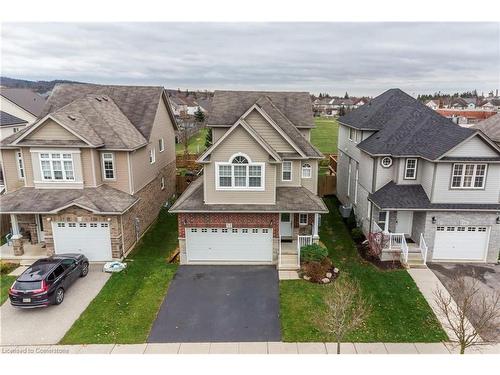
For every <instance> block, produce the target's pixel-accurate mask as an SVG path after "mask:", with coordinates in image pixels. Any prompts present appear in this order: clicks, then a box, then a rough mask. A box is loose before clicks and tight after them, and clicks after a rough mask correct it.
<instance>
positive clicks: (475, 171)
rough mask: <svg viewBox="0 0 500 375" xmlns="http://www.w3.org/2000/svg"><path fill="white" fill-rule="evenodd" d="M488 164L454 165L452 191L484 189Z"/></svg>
mask: <svg viewBox="0 0 500 375" xmlns="http://www.w3.org/2000/svg"><path fill="white" fill-rule="evenodd" d="M486 168H487V165H486V164H464V163H457V164H453V171H452V176H451V188H452V189H483V188H484V186H485V182H486Z"/></svg>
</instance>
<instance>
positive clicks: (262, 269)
mask: <svg viewBox="0 0 500 375" xmlns="http://www.w3.org/2000/svg"><path fill="white" fill-rule="evenodd" d="M280 340H281V329H280V320H279V287H278V273H277V270H276V267H274V266H180V267H179V269H178V270H177V273H176V275H175V277H174V279H173V280H172V282H171V283H170V286H169V289H168V293H167V296H166V297H165V300H164V301H163V303H162V305H161V307H160V311H159V313H158V316H157V318H156V320H155V322H154V323H153V327H152V329H151V332H150V334H149V338H148V342H151V343H154V342H156V343H158V342H234V341H238V342H242V341H252V342H253V341H280Z"/></svg>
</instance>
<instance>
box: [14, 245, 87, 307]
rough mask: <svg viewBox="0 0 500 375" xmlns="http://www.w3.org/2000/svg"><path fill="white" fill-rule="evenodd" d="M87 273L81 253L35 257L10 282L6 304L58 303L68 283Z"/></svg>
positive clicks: (43, 304) (28, 305) (18, 305)
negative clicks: (32, 261) (8, 299)
mask: <svg viewBox="0 0 500 375" xmlns="http://www.w3.org/2000/svg"><path fill="white" fill-rule="evenodd" d="M88 273H89V260H88V259H87V258H86V257H85V255H82V254H61V255H56V256H53V257H50V258H44V259H39V260H37V261H36V262H35V263H33V264H32V265H31V266H30V268H28V269H27V270H26V271H24V272H23V273H22V274H21V275H20V276H19V277H18V278H17V280H16V281H15V282H14V284H12V286H11V288H10V289H9V298H10V303H11V304H12V305H13V306H17V307H41V306H48V305H50V304H54V305H59V304H61V303H62V301H63V300H64V293H65V291H66V290H68V288H69V287H70V285H71V284H73V283H74V282H75V281H76V280H77V279H78V278H79V277H85V276H87V274H88Z"/></svg>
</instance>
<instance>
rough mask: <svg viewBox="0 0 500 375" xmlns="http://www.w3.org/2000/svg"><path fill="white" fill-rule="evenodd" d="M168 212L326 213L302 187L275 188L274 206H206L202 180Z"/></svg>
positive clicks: (312, 195) (322, 203)
mask: <svg viewBox="0 0 500 375" xmlns="http://www.w3.org/2000/svg"><path fill="white" fill-rule="evenodd" d="M169 211H170V212H174V213H177V212H310V213H326V212H328V209H327V207H326V205H325V203H324V202H323V201H322V200H321V198H319V197H318V196H317V195H315V194H313V193H312V192H310V191H309V190H307V189H306V188H304V187H277V188H276V204H206V203H205V201H204V199H203V178H198V179H197V180H195V181H193V182H192V183H191V185H190V186H189V187H188V188H187V189H186V191H184V193H183V194H182V196H181V197H180V198H179V199H178V200H177V201H176V202H175V203H174V205H173V206H172V208H171V209H170V210H169Z"/></svg>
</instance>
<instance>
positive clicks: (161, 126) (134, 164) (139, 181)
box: [130, 98, 175, 192]
mask: <svg viewBox="0 0 500 375" xmlns="http://www.w3.org/2000/svg"><path fill="white" fill-rule="evenodd" d="M162 137H163V140H164V143H165V151H163V152H160V150H159V149H158V140H159V139H160V138H162ZM149 141H150V143H149V144H148V145H147V146H145V147H142V148H141V149H139V150H136V151H135V152H133V153H131V154H130V163H131V168H132V176H131V177H132V182H133V187H134V192H138V191H139V190H141V189H142V188H143V187H144V186H146V185H147V184H148V183H149V182H151V180H153V179H154V178H155V177H156V176H157V175H158V173H159V172H160V170H162V169H163V168H165V167H166V166H167V165H168V164H169V163H171V162H173V161H175V130H174V127H173V124H172V121H171V120H170V116H169V115H168V111H167V107H166V106H165V103H164V101H163V99H162V98H160V104H159V106H158V110H157V112H156V117H155V120H154V124H153V128H152V130H151V135H150V139H149ZM153 147H154V148H155V149H156V152H155V154H156V162H155V163H153V164H150V163H149V150H151V149H152V148H153ZM165 183H166V184H168V183H175V181H165Z"/></svg>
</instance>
